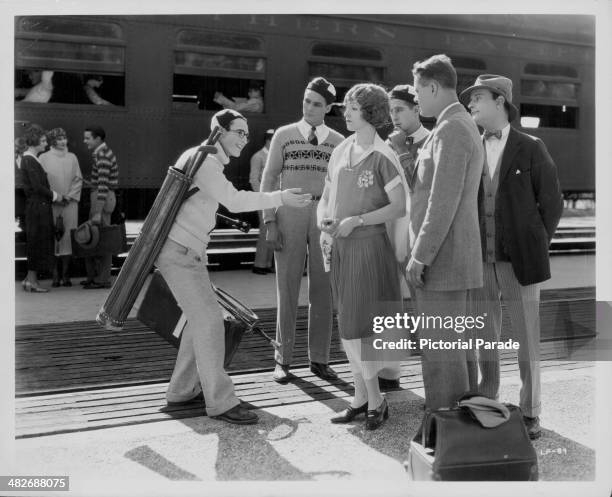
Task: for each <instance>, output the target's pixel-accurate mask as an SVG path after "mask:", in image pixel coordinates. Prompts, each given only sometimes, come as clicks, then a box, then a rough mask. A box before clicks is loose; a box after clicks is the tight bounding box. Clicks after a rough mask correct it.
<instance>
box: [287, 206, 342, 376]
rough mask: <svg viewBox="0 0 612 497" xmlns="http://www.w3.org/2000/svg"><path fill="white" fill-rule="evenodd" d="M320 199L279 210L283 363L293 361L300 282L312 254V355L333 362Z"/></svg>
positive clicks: (313, 358) (309, 316) (309, 343)
mask: <svg viewBox="0 0 612 497" xmlns="http://www.w3.org/2000/svg"><path fill="white" fill-rule="evenodd" d="M317 205H318V203H317V202H313V203H312V204H311V205H310V206H308V207H306V208H303V209H298V208H294V207H286V206H283V207H280V208H279V209H278V211H277V213H276V221H277V226H278V230H279V231H280V233H281V236H282V243H283V247H282V249H281V250H280V251H277V252H276V254H275V260H276V299H277V302H278V314H277V319H276V340H277V341H278V342H280V344H281V346H280V348H279V349H278V350H277V351H276V353H275V359H276V361H277V362H278V363H280V364H287V365H288V364H291V360H292V358H293V346H294V339H295V323H296V316H297V306H298V297H299V295H300V283H301V281H302V273H303V271H304V262H305V260H306V254H308V358H309V359H310V361H313V362H320V363H324V364H327V363H328V362H329V346H330V341H331V333H332V298H331V285H330V281H329V273H326V272H325V270H324V268H323V256H322V254H321V248H320V245H319V237H320V235H321V232H320V230H319V229H318V228H317Z"/></svg>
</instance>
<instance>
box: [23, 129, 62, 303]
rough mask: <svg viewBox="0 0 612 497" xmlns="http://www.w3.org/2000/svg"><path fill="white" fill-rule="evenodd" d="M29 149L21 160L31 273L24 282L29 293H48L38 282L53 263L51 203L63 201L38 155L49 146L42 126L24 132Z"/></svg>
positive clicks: (24, 286)
mask: <svg viewBox="0 0 612 497" xmlns="http://www.w3.org/2000/svg"><path fill="white" fill-rule="evenodd" d="M24 139H25V142H26V145H27V146H28V149H27V150H26V151H25V152H24V154H23V157H22V159H21V173H22V180H23V191H24V193H25V195H26V209H25V218H26V222H25V224H26V240H27V256H28V275H27V276H26V279H25V280H24V281H23V289H24V290H25V291H26V292H37V293H44V292H48V291H49V290H47V289H46V288H42V287H41V286H40V285H39V284H38V272H41V271H49V270H50V269H51V267H52V265H53V213H52V211H51V203H52V202H61V201H62V200H63V197H62V195H61V194H59V193H57V192H54V191H53V190H51V188H50V187H49V181H48V180H47V174H46V173H45V171H44V169H43V168H42V166H41V164H40V162H39V160H38V154H40V153H41V152H42V151H43V150H45V148H46V147H47V137H46V136H45V132H44V131H43V129H42V128H41V127H40V126H37V125H35V124H34V125H32V126H31V127H30V128H29V129H28V130H27V131H26V132H25V135H24Z"/></svg>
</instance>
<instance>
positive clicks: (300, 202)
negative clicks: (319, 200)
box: [281, 188, 312, 207]
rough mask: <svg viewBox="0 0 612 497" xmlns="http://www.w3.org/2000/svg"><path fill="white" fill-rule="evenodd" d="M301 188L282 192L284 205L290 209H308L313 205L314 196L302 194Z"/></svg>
mask: <svg viewBox="0 0 612 497" xmlns="http://www.w3.org/2000/svg"><path fill="white" fill-rule="evenodd" d="M301 191H302V189H301V188H288V189H287V190H283V191H282V192H281V198H282V199H283V205H288V206H289V207H306V206H308V205H310V204H311V203H312V195H311V194H310V193H301Z"/></svg>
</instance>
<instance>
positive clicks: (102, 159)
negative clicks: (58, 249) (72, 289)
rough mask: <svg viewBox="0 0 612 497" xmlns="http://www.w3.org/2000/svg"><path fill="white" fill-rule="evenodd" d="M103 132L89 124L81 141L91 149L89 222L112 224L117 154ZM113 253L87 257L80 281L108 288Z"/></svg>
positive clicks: (92, 287)
mask: <svg viewBox="0 0 612 497" xmlns="http://www.w3.org/2000/svg"><path fill="white" fill-rule="evenodd" d="M105 140H106V133H105V131H104V129H103V128H102V127H100V126H90V127H88V128H86V129H85V132H84V133H83V142H84V143H85V145H86V146H87V148H88V149H89V150H91V151H92V153H93V154H92V156H93V165H92V167H91V185H90V186H91V194H90V199H91V207H90V210H89V219H90V220H91V222H92V223H96V224H101V225H110V224H111V220H110V219H111V214H112V212H113V211H114V210H115V205H116V202H117V201H116V198H115V189H116V188H117V186H118V185H119V167H118V165H117V158H116V157H115V154H114V153H113V151H112V150H111V149H110V148H109V146H108V145H107V144H106V141H105ZM111 264H112V254H110V253H108V254H104V255H100V256H96V257H86V258H85V267H86V270H87V280H85V281H84V282H82V284H83V285H84V288H85V289H87V290H91V289H96V288H110V286H111V282H110V274H111Z"/></svg>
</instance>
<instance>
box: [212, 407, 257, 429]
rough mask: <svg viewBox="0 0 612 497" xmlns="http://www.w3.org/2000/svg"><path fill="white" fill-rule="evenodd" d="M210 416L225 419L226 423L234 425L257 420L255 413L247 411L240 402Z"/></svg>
mask: <svg viewBox="0 0 612 497" xmlns="http://www.w3.org/2000/svg"><path fill="white" fill-rule="evenodd" d="M211 418H213V419H220V420H221V421H226V422H227V423H233V424H235V425H254V424H255V423H257V421H259V418H258V417H257V414H255V413H254V412H250V411H247V410H246V409H245V408H244V407H242V406H241V405H240V404H238V405H237V406H234V407H232V408H231V409H230V410H229V411H225V412H224V413H222V414H219V415H218V416H211Z"/></svg>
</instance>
